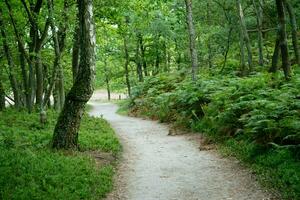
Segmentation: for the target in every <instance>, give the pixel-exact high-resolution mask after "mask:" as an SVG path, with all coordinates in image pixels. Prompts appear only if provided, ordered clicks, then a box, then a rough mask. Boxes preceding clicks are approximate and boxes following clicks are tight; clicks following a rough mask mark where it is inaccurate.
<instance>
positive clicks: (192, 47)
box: [185, 0, 198, 81]
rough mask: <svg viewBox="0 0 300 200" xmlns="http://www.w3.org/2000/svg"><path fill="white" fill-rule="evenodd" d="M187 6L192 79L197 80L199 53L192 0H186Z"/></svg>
mask: <svg viewBox="0 0 300 200" xmlns="http://www.w3.org/2000/svg"><path fill="white" fill-rule="evenodd" d="M185 6H186V21H187V24H188V33H189V41H190V45H189V46H190V54H191V64H192V80H194V81H195V80H196V74H197V69H198V53H197V48H196V33H195V28H194V23H193V9H192V0H185Z"/></svg>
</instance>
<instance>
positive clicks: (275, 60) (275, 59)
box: [269, 33, 280, 73]
mask: <svg viewBox="0 0 300 200" xmlns="http://www.w3.org/2000/svg"><path fill="white" fill-rule="evenodd" d="M279 39H280V38H279V33H277V38H276V42H275V47H274V52H273V56H272V65H271V67H270V69H269V72H271V73H275V72H276V71H277V69H278V66H277V65H278V60H279V53H280V46H279V44H280V40H279Z"/></svg>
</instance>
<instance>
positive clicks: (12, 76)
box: [0, 10, 21, 108]
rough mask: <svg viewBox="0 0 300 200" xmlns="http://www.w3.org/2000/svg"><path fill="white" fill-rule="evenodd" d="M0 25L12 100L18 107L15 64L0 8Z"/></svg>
mask: <svg viewBox="0 0 300 200" xmlns="http://www.w3.org/2000/svg"><path fill="white" fill-rule="evenodd" d="M0 27H1V36H2V43H3V51H4V54H5V57H6V59H7V64H8V75H9V81H10V85H11V88H12V92H13V96H14V102H15V107H16V108H20V106H21V92H20V90H19V85H18V82H17V79H16V77H15V72H16V71H15V64H14V61H13V58H12V55H11V51H10V47H9V45H8V43H7V38H6V33H5V30H4V23H3V17H2V10H0Z"/></svg>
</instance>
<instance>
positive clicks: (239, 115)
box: [123, 73, 300, 199]
mask: <svg viewBox="0 0 300 200" xmlns="http://www.w3.org/2000/svg"><path fill="white" fill-rule="evenodd" d="M299 90H300V77H299V76H296V75H295V76H294V77H293V78H292V79H291V80H290V81H286V80H284V78H283V77H281V76H280V75H277V74H273V75H270V74H267V73H257V74H253V75H249V76H247V77H237V76H235V75H209V74H208V73H204V74H201V77H200V78H199V79H198V80H197V81H196V82H193V81H191V80H190V79H188V78H186V77H184V76H183V75H181V74H173V75H170V74H168V75H163V74H162V75H159V76H157V77H151V78H147V79H146V80H145V82H144V83H143V84H140V85H138V86H137V87H135V88H134V90H133V92H132V99H131V100H130V101H128V102H127V105H126V104H124V105H125V106H123V110H124V109H126V107H127V108H129V110H130V113H131V114H134V115H137V116H146V117H149V118H152V119H157V120H160V121H161V122H171V123H174V124H176V125H177V126H182V127H187V128H190V129H192V130H194V131H196V132H200V133H202V134H204V135H205V136H206V137H207V138H209V139H211V140H213V141H214V142H216V143H218V144H219V145H220V146H221V147H222V149H223V152H226V154H227V155H233V156H235V157H237V158H239V159H240V160H242V161H243V162H244V163H245V164H247V165H248V166H250V167H251V168H252V169H253V171H254V172H255V173H257V174H258V175H259V177H260V179H261V180H262V182H263V183H264V184H265V185H268V186H270V187H273V188H276V190H278V191H279V192H280V193H281V194H282V196H283V198H284V199H299V198H300V162H299V161H300V150H299V144H300V142H299V141H300V135H299V133H300V91H299Z"/></svg>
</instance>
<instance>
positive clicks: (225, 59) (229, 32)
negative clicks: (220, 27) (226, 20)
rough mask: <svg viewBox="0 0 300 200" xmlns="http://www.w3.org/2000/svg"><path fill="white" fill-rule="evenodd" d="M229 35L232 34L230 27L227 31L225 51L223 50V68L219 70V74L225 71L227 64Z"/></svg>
mask: <svg viewBox="0 0 300 200" xmlns="http://www.w3.org/2000/svg"><path fill="white" fill-rule="evenodd" d="M231 33H232V27H230V28H229V31H228V36H227V45H226V50H225V53H224V62H223V67H222V69H221V72H223V70H224V69H225V67H226V64H227V57H228V52H229V50H230V41H231Z"/></svg>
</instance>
